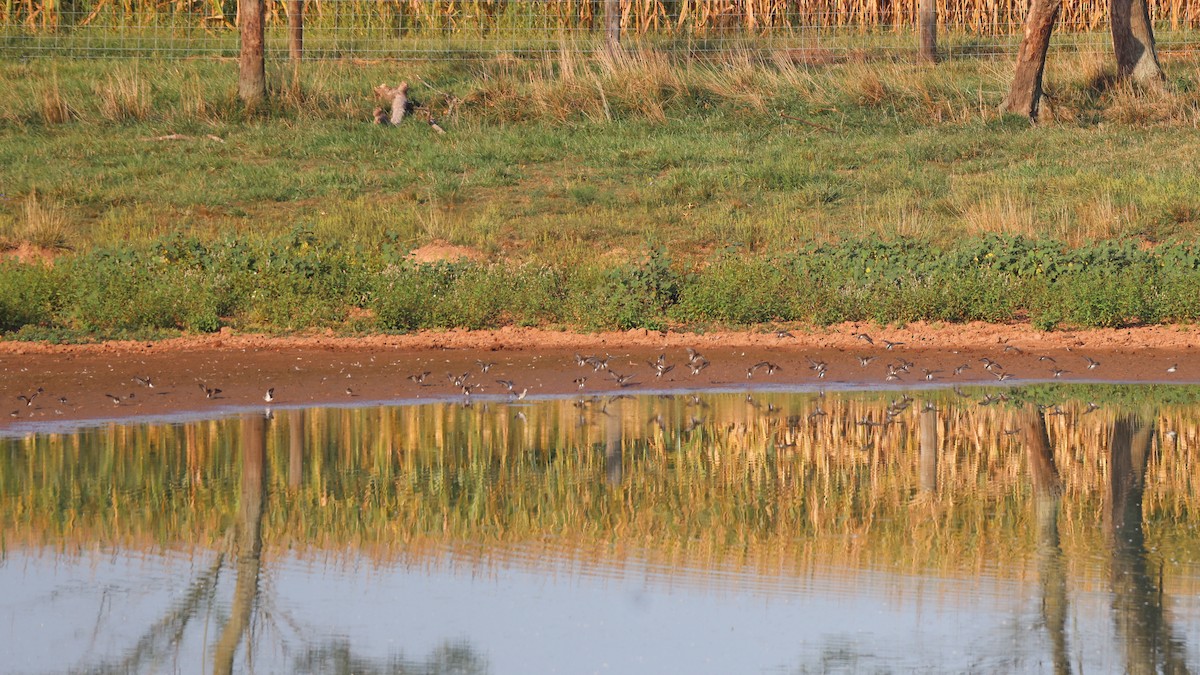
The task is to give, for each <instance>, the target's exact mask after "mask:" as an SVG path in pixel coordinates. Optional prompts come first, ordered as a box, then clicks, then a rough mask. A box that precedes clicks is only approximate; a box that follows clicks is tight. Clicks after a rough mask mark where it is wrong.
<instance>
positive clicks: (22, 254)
mask: <svg viewBox="0 0 1200 675" xmlns="http://www.w3.org/2000/svg"><path fill="white" fill-rule="evenodd" d="M62 253H63V251H61V250H57V249H50V248H42V247H40V246H34V245H33V244H30V243H29V242H21V243H20V244H17V245H16V246H15V247H13V248H10V249H8V250H5V251H0V256H2V257H4V259H6V260H16V261H17V262H21V263H25V264H29V263H45V264H47V265H53V264H54V260H55V259H56V258H58V256H59V255H60V254H62Z"/></svg>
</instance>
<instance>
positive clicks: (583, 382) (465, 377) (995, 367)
mask: <svg viewBox="0 0 1200 675" xmlns="http://www.w3.org/2000/svg"><path fill="white" fill-rule="evenodd" d="M775 336H776V337H777V338H780V339H784V338H794V337H795V336H794V335H793V334H792V333H790V332H788V331H785V330H780V331H777V332H776V333H775ZM854 338H856V339H857V340H861V341H862V342H864V343H866V344H867V345H869V346H872V347H876V346H879V345H877V344H876V341H875V339H874V338H872V337H871V336H870V335H868V334H866V333H855V334H854ZM879 342H880V345H881V346H882V347H883V349H884V350H885V351H888V352H891V351H892V350H894V349H896V348H897V347H901V346H903V345H904V344H905V343H903V342H893V341H890V340H880V341H879ZM1067 351H1071V349H1070V348H1069V347H1068V348H1067ZM686 353H687V360H686V362H684V363H683V367H684V368H686V369H687V370H688V371H689V372H690V373H691V374H692V375H699V374H700V373H701V372H703V371H704V369H705V368H708V367H709V366H710V365H711V361H710V360H709V359H708V358H707V357H705V356H704V355H703V354H701V353H700V352H699V351H697V350H696V349H694V348H692V347H687V348H686ZM1003 353H1004V354H1016V355H1021V354H1024V353H1025V352H1024V351H1023V350H1022V349H1021V348H1019V347H1017V346H1015V345H1005V346H1004V348H1003ZM856 358H857V359H858V363H859V366H860V367H862V368H866V367H867V366H869V365H870V364H871V363H872V362H874V361H875V360H876V359H878V358H880V356H879V355H878V354H869V355H857V356H856ZM1080 358H1082V360H1083V363H1082V364H1081V367H1084V368H1086V369H1087V370H1095V369H1096V368H1097V367H1099V366H1100V362H1099V361H1097V360H1095V359H1093V358H1092V357H1090V356H1082V357H1080ZM806 359H807V360H808V363H809V365H808V368H809V369H810V370H812V371H813V372H814V374H815V376H816V378H817V379H824V378H825V376H826V374H827V373H828V372H829V364H828V363H827V362H825V361H821V360H817V359H814V358H812V357H806ZM611 361H612V356H611V355H609V354H605V356H604V357H603V358H601V357H599V356H595V355H589V356H584V355H581V354H578V353H576V354H575V362H576V365H578V366H579V367H581V368H591V369H592V372H593V373H597V374H598V373H601V372H603V373H604V375H603V376H596V377H607V378H608V379H610V380H611V381H612V382H613V383H615V384H616V386H617V387H618V388H620V389H625V388H627V387H632V386H636V385H638V384H641V383H640V382H637V381H636V380H635V378H636V377H637V374H636V373H633V374H622V373H619V372H617V371H616V370H614V367H613V365H612V364H611ZM1037 361H1038V362H1039V363H1041V362H1046V363H1048V364H1050V373H1049V374H1050V376H1051V378H1060V377H1062V376H1063V375H1065V374H1067V373H1070V372H1071V371H1069V370H1067V369H1065V368H1061V367H1059V365H1058V363H1057V361H1056V360H1055V359H1054V357H1051V356H1046V355H1042V356H1038V357H1037ZM979 362H980V363H982V364H983V365H982V368H983V370H985V371H987V372H988V373H989V374H991V375H992V376H993V377H995V378H996V380H997V381H1000V382H1004V381H1007V380H1011V379H1013V378H1014V376H1013V374H1012V373H1011V372H1008V371H1006V370H1005V369H1004V367H1003V366H1002V365H1000V363H998V362H997V361H995V360H993V359H991V358H988V357H982V358H980V359H979ZM646 363H647V365H649V366H650V368H651V369H652V372H653V375H654V377H655V378H656V379H661V378H662V377H663V376H664V375H666V374H668V373H670V372H672V371H674V370H675V368H676V365H677V364H674V363H669V362H668V360H667V356H666V353H665V352H664V353H661V354H659V355H658V358H657V359H655V360H652V361H647V362H646ZM476 364H477V366H478V368H479V371H480V374H481V375H486V374H487V373H488V372H489V371H490V370H491V369H492V367H493V366H495V365H496V364H495V363H494V362H488V361H482V360H477V361H476ZM885 367H886V374H885V375H884V382H899V381H903V378H904V376H906V375H910V374H912V371H913V368H914V367H915V364H914V363H913V362H912V361H909V360H907V359H905V358H903V357H901V356H896V357H895V358H894V359H892V360H890V361H888V362H887V363H886V366H885ZM971 368H972V365H971V363H969V362H968V363H963V364H961V365H959V366H956V367H955V368H954V369H953V375H954V376H959V375H961V374H962V373H963V372H965V371H967V370H970V369H971ZM782 370H783V367H782V366H780V365H779V364H777V363H773V362H770V361H759V362H757V363H754V364H753V365H751V366H749V367H748V368H747V369H746V379H747V380H750V379H753V378H754V377H755V376H757V375H759V374H765V375H768V376H770V375H775V374H776V373H778V372H780V371H782ZM1177 371H1178V364H1172V365H1171V366H1170V367H1168V368H1167V373H1175V372H1177ZM921 373H922V379H923V380H924V381H926V382H932V381H934V380H936V379H938V377H939V376H940V375H941V374H942V373H943V371H942V370H932V369H929V368H922V369H921ZM430 375H431V371H423V372H420V373H414V374H412V375H409V376H408V379H409V380H411V381H412V382H413V383H414V384H416V385H418V386H422V387H424V386H430V384H431V383H430V382H429V381H428V378H429V377H430ZM446 379H447V381H448V382H449V383H450V385H451V387H452V388H453V389H454V390H455V391H457V392H459V393H461V394H462V395H463V397H464V399H465V400H467V401H469V400H470V397H471V396H472V395H473V394H477V393H482V392H483V391H484V385H483V383H482V382H478V381H475V378H474V374H473V373H472V372H470V371H468V372H464V373H461V374H458V375H456V374H454V373H446ZM588 381H589V377H588V376H581V377H578V378H575V379H574V380H573V383H574V384H575V385H576V386H577V387H578V389H579V390H580V391H582V390H584V389H585V388H587V384H588ZM593 381H594V380H593ZM601 381H603V380H601ZM133 382H134V383H135V384H137V385H139V386H142V387H145V388H149V389H153V388H154V382H153V380H152V379H151V377H150V376H145V377H141V376H135V377H134V378H133ZM496 383H497V384H499V385H500V386H501V387H502V388H503V391H504V393H506V394H507V395H508V396H509V398H510V399H511V400H523V399H524V398H525V397H526V395H527V394H528V393H529V388H528V387H523V388H521V389H520V390H518V389H517V385H516V383H515V382H514V381H512V380H507V379H497V380H496ZM199 388H200V390H201V391H202V392H203V393H204V397H205V398H206V399H219V398H221V394H222V390H221V389H218V388H216V387H210V386H209V385H208V384H207V383H205V382H200V383H199ZM345 391H346V395H347V396H356V395H357V394H355V392H354V390H353V389H352V388H349V387H347V388H346V390H345ZM954 391H955V393H957V394H958V395H959V396H961V397H964V398H967V397H969V395H968V394H966V393H965V392H963V391H962V389H960V388H959V386H958V385H954ZM43 393H44V389H43V388H42V387H38V388H37V389H36V390H35V391H33V392H31V393H29V394H21V395H19V396H17V397H16V398H17V400H18V401H20V402H22V403H24V405H25V406H26V407H32V406H34V402H35V401H36V400H37V399H38V397H39V396H41V395H42V394H43ZM105 396H106V397H107V398H108V399H109V400H110V401H111V402H112V403H113V404H114V405H118V406H119V405H121V404H123V403H127V402H129V401H131V400H133V399H135V398H136V395H135V394H134V393H132V392H131V393H129V394H127V395H125V396H118V395H116V394H105ZM746 398H747V401H748V402H749V403H751V404H754V403H755V401H754V399H753V397H751V396H750V395H747V397H746ZM905 399H907V400H908V401H910V402H911V399H908V397H905V398H904V399H902V400H905ZM1004 399H1005V396H1004V394H1002V393H999V394H988V395H986V396H985V397H984V398H983V399H982V400H980V401H979V404H980V405H989V404H991V403H995V402H998V401H1002V400H1004ZM263 401H264V402H266V403H272V402H274V401H276V395H275V388H274V387H271V388H269V389H267V390H266V393H265V394H264V395H263ZM58 403H59V404H61V405H62V406H64V407H70V406H71V404H70V402H69V401H68V399H67V397H65V396H63V397H60V398H58ZM905 407H907V406H905ZM1096 407H1097V406H1095V404H1090V405H1089V408H1088V410H1087V412H1092V411H1093V410H1095V409H1096ZM39 409H40V406H39ZM901 409H903V408H901ZM54 412H55V414H58V415H61V414H63V413H62V410H61V409H57V408H56V409H55V411H54ZM897 412H898V411H897ZM820 414H823V411H821V410H820V407H819V406H818V407H817V409H816V411H814V412H813V413H812V414H811V415H810V418H811V417H814V416H817V415H820ZM1051 414H1062V413H1061V411H1060V410H1059V409H1058V408H1057V407H1055V409H1054V411H1053V412H1052V413H1051ZM9 415H10V416H11V417H20V416H21V409H20V408H18V409H16V410H13V411H12V412H11V413H9ZM893 416H894V415H889V416H888V418H889V419H890V418H891V417H893ZM885 423H886V422H885ZM864 424H876V423H867V422H864ZM879 424H884V423H879Z"/></svg>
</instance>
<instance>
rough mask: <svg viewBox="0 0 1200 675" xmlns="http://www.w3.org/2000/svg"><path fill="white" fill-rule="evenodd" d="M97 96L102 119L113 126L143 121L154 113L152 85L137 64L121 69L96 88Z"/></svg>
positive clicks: (112, 73) (110, 74)
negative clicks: (112, 123) (117, 123)
mask: <svg viewBox="0 0 1200 675" xmlns="http://www.w3.org/2000/svg"><path fill="white" fill-rule="evenodd" d="M93 92H94V93H95V96H96V101H97V105H98V106H99V108H100V116H101V117H103V118H104V119H106V120H108V121H110V122H127V121H140V120H144V119H146V118H148V117H149V116H150V113H151V111H152V110H153V105H154V101H153V96H152V93H151V89H150V82H149V80H147V79H146V78H145V77H143V76H142V74H141V71H140V69H139V68H138V66H137V65H136V64H135V65H134V66H133V67H132V68H127V69H126V68H119V69H116V70H114V71H113V72H111V73H109V74H108V76H107V77H105V78H104V80H103V81H102V82H99V83H97V84H96V85H95V87H94V89H93Z"/></svg>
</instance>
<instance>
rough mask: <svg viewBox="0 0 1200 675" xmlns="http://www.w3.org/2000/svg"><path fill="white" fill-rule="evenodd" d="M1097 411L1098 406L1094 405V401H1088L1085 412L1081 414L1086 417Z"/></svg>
mask: <svg viewBox="0 0 1200 675" xmlns="http://www.w3.org/2000/svg"><path fill="white" fill-rule="evenodd" d="M1099 409H1100V404H1098V403H1096V402H1095V401H1089V402H1088V407H1087V410H1084V411H1083V414H1084V415H1088V414H1090V413H1094V412H1096V411H1097V410H1099Z"/></svg>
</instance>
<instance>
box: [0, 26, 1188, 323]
mask: <svg viewBox="0 0 1200 675" xmlns="http://www.w3.org/2000/svg"><path fill="white" fill-rule="evenodd" d="M813 56H814V55H811V54H795V53H780V54H777V55H775V56H773V57H772V56H765V57H764V56H761V55H759V56H749V55H738V54H728V55H726V56H724V57H721V58H719V59H713V60H707V61H703V62H699V61H692V62H675V61H673V60H672V59H671V58H670V57H668V56H665V55H661V54H655V53H636V54H633V55H630V56H627V57H624V58H620V59H614V58H608V57H591V56H584V55H581V54H580V53H578V52H576V51H572V50H569V49H565V50H563V51H562V52H561V53H560V54H557V55H554V56H551V57H546V58H533V59H521V58H517V57H505V56H497V57H494V58H490V59H487V60H483V61H461V62H440V63H439V62H423V63H416V64H410V63H383V62H371V63H357V62H355V63H351V62H315V63H306V64H304V66H303V67H302V68H301V69H300V71H299V72H298V73H297V72H293V71H292V70H291V69H289V68H286V67H281V66H275V67H273V68H272V70H271V72H270V74H269V77H270V80H271V82H272V89H273V91H272V98H271V103H270V107H269V109H267V110H258V111H246V110H244V109H243V108H242V107H241V106H240V105H239V104H238V103H237V102H236V99H235V97H234V92H235V89H236V87H235V84H236V83H235V75H236V73H235V70H236V64H234V63H233V62H230V61H213V60H190V61H172V62H159V61H128V60H123V61H104V60H94V61H86V60H84V61H78V60H67V59H42V60H33V61H29V62H25V63H20V62H5V63H0V185H2V186H3V188H2V192H3V194H2V195H0V241H2V242H3V244H4V247H5V248H8V249H16V250H21V251H24V252H26V253H27V252H28V251H29V249H30V248H31V247H36V248H40V249H44V250H51V251H54V252H55V255H56V256H57V259H56V262H55V263H54V265H53V267H49V268H47V267H42V266H41V265H40V264H36V263H17V262H9V263H6V264H4V265H2V266H0V286H2V287H4V288H5V289H7V292H6V293H5V294H4V295H5V296H7V298H0V329H3V330H5V331H9V332H10V334H15V335H17V336H23V337H50V338H57V339H77V338H80V337H88V336H92V337H95V336H106V335H114V334H126V333H133V334H142V333H145V332H147V331H149V332H150V333H151V334H154V333H155V331H168V332H170V331H176V330H180V329H185V330H214V329H216V328H218V327H220V326H221V325H233V326H235V327H239V328H253V329H256V330H267V331H278V330H290V329H296V328H306V327H334V328H337V329H345V330H395V329H400V330H407V329H411V328H416V327H437V326H453V325H465V326H471V327H488V326H493V325H498V324H503V323H522V324H533V325H548V326H574V327H580V328H595V327H632V326H659V327H661V326H665V325H673V326H697V325H712V324H714V323H715V324H722V325H738V326H744V325H754V324H760V323H767V322H774V321H810V322H828V321H836V320H841V319H849V318H868V319H873V320H877V321H881V322H890V321H907V320H914V319H920V318H927V319H936V320H951V321H953V320H964V319H971V318H982V319H988V320H1021V319H1025V318H1032V319H1033V320H1034V321H1035V323H1038V324H1039V325H1042V326H1044V327H1047V328H1049V327H1053V326H1056V325H1060V324H1061V323H1066V324H1078V325H1122V324H1128V323H1139V322H1157V321H1191V320H1193V319H1194V318H1195V317H1196V316H1197V315H1200V307H1192V305H1193V304H1195V300H1194V298H1195V293H1194V291H1195V289H1196V288H1200V272H1197V269H1196V267H1198V266H1197V265H1193V263H1192V262H1191V261H1192V253H1191V251H1192V242H1194V241H1196V239H1197V235H1198V231H1200V178H1198V176H1200V173H1198V171H1197V168H1198V167H1197V154H1196V148H1197V147H1198V145H1197V140H1200V135H1198V134H1197V131H1196V125H1197V123H1198V121H1200V93H1198V92H1197V85H1198V84H1200V69H1198V65H1200V60H1197V59H1196V58H1195V57H1193V56H1191V55H1187V54H1167V55H1166V56H1165V57H1164V65H1165V69H1166V71H1167V73H1168V77H1169V78H1170V81H1169V82H1168V86H1167V87H1166V88H1165V90H1164V91H1162V92H1154V91H1137V90H1135V89H1133V88H1131V87H1130V86H1128V85H1125V84H1121V83H1116V82H1114V81H1113V77H1112V67H1111V66H1110V65H1109V64H1108V62H1107V60H1106V59H1105V58H1104V57H1103V56H1101V55H1096V54H1067V55H1054V57H1053V58H1052V60H1051V62H1050V65H1049V69H1048V76H1047V84H1048V91H1049V94H1050V98H1049V101H1048V108H1049V110H1048V111H1047V113H1048V114H1047V113H1044V116H1045V118H1046V119H1045V120H1044V121H1043V123H1042V124H1041V125H1039V126H1038V127H1035V128H1030V127H1029V125H1028V123H1027V122H1026V121H1024V120H1021V119H1014V118H1002V117H1000V116H999V115H998V113H997V112H996V107H997V105H998V104H999V102H1000V100H1001V98H1002V97H1003V95H1004V93H1005V91H1006V87H1007V79H1008V77H1009V74H1010V70H1011V64H1010V63H1009V62H1007V61H1005V60H974V59H966V60H954V61H951V62H948V63H943V64H941V65H939V66H937V67H936V68H924V67H920V66H916V65H911V64H906V63H897V62H892V61H859V62H832V63H826V62H822V63H813V62H812V61H813V58H812V57H813ZM821 60H822V61H824V57H822V59H821ZM401 79H405V80H407V81H409V82H410V83H411V84H412V94H413V95H414V96H415V97H416V98H417V99H419V100H421V101H422V102H424V103H425V104H426V105H427V107H428V110H429V111H430V112H431V113H432V115H433V116H434V117H435V118H436V119H437V120H438V123H439V124H440V125H441V126H442V127H444V128H445V129H446V130H447V133H446V134H445V135H437V134H435V133H433V131H432V130H431V129H430V128H429V127H428V126H427V125H426V124H424V123H423V122H422V121H421V120H420V119H414V120H413V121H412V122H406V123H405V124H404V125H403V126H401V127H399V128H386V127H379V126H374V125H371V124H369V123H368V120H369V118H370V113H371V109H372V107H373V106H375V105H376V104H377V103H376V102H375V101H374V100H373V99H372V95H371V88H372V87H373V86H374V85H376V84H378V83H379V82H382V81H386V82H389V83H395V82H397V81H399V80H401ZM171 134H182V135H185V136H187V137H188V138H185V139H182V140H155V139H159V138H161V137H163V136H167V135H171ZM209 136H211V137H212V138H209ZM435 243H436V244H453V245H457V246H463V247H468V248H470V249H473V250H474V251H475V252H476V255H475V258H474V261H473V262H470V263H461V264H441V265H417V264H414V263H412V262H410V261H407V260H406V258H405V256H406V254H407V253H408V252H409V251H411V250H413V249H415V248H418V247H421V246H425V245H429V244H435ZM993 250H997V251H999V250H1003V251H1008V252H1009V253H1008V254H1006V255H1011V260H1009V261H1007V262H1004V263H1003V264H999V263H996V262H995V261H993V260H989V259H987V257H986V256H987V255H989V254H990V253H992V252H993ZM981 256H982V258H981ZM267 260H269V261H270V264H269V265H267V266H266V267H264V264H265V263H264V261H267ZM873 260H874V261H876V262H874V263H873V262H872V261H873ZM268 271H269V274H268ZM1147 274H1152V276H1150V277H1147V276H1146V275H1147ZM963 279H968V280H969V279H974V280H975V281H974V282H972V283H974V284H975V285H974V286H971V284H966V285H967V286H970V287H971V289H972V290H969V292H964V294H963V295H962V297H960V298H959V302H960V303H961V305H962V306H961V307H959V308H958V309H952V310H947V309H946V308H945V307H944V306H942V307H939V305H945V304H946V303H945V302H943V301H942V300H943V298H942V296H943V295H944V292H943V289H944V287H950V286H960V285H963V284H960V283H959V282H960V281H961V280H963ZM112 284H122V285H123V287H124V290H123V291H121V292H117V291H116V290H114V289H112V288H110V286H111V285H112ZM793 284H795V286H796V287H797V288H798V289H799V290H796V291H794V292H793V291H792V290H791V289H792V288H793V286H792V285H793ZM1062 284H1065V285H1062ZM198 288H199V289H207V291H211V294H212V296H213V297H211V298H209V299H208V300H203V299H201V300H197V298H199V297H200V296H202V295H203V293H196V292H195V291H196V290H197V289H198ZM98 289H107V290H104V291H103V292H101V291H100V290H98ZM171 289H174V290H171ZM422 289H423V290H422ZM1122 289H1124V290H1122ZM421 293H425V294H427V295H426V297H428V296H435V297H440V298H441V301H440V302H435V303H429V302H428V301H427V300H423V299H422V296H421V295H420V294H421ZM1122 293H1124V294H1125V295H1124V296H1122ZM89 294H92V295H98V297H90V299H89ZM173 294H174V295H173ZM781 294H782V295H784V296H786V297H784V298H782V299H781V298H779V297H778V296H779V295H781ZM175 296H178V297H177V298H176V299H175V300H170V301H166V300H161V298H171V297H175ZM410 296H411V297H410ZM900 296H903V297H902V298H901V299H897V298H899V297H900ZM1092 296H1094V297H1092ZM139 298H141V299H142V300H139ZM146 298H158V299H160V300H156V301H155V303H150V302H149V301H144V300H145V299H146ZM756 298H757V300H756ZM797 298H800V299H797ZM889 298H891V299H890V300H889ZM921 298H924V300H922V299H921ZM988 298H992V300H993V301H989V300H988ZM1089 298H1090V299H1089ZM20 299H23V300H20ZM26 301H28V302H26ZM162 302H167V303H168V305H170V303H171V302H175V303H176V305H178V304H179V303H183V304H184V305H186V304H187V303H192V302H200V304H201V305H203V307H200V308H196V307H190V308H189V307H176V306H175V305H170V306H171V307H175V309H173V310H171V311H166V309H164V308H163V307H162V306H160V305H161V304H162ZM156 303H157V304H156ZM456 303H457V304H456ZM1088 303H1091V304H1092V305H1095V304H1096V303H1100V304H1109V305H1113V306H1112V307H1108V308H1107V309H1104V310H1103V311H1101V310H1097V309H1096V308H1095V307H1094V306H1092V307H1091V308H1090V309H1089V308H1088V307H1086V306H1085V305H1087V304H1088ZM951 304H953V303H951ZM138 305H140V306H138ZM150 305H153V306H154V307H157V309H147V307H148V306H150ZM133 306H138V307H136V308H137V309H138V310H139V312H140V314H139V312H134V314H139V315H138V316H126V315H128V314H130V312H131V310H132V309H133V308H134V307H133ZM451 306H455V307H457V309H454V308H451V309H447V308H450V307H451ZM22 308H25V309H22ZM358 310H366V311H358ZM147 313H149V314H151V315H153V316H144V315H143V314H147ZM156 317H157V318H156Z"/></svg>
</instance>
